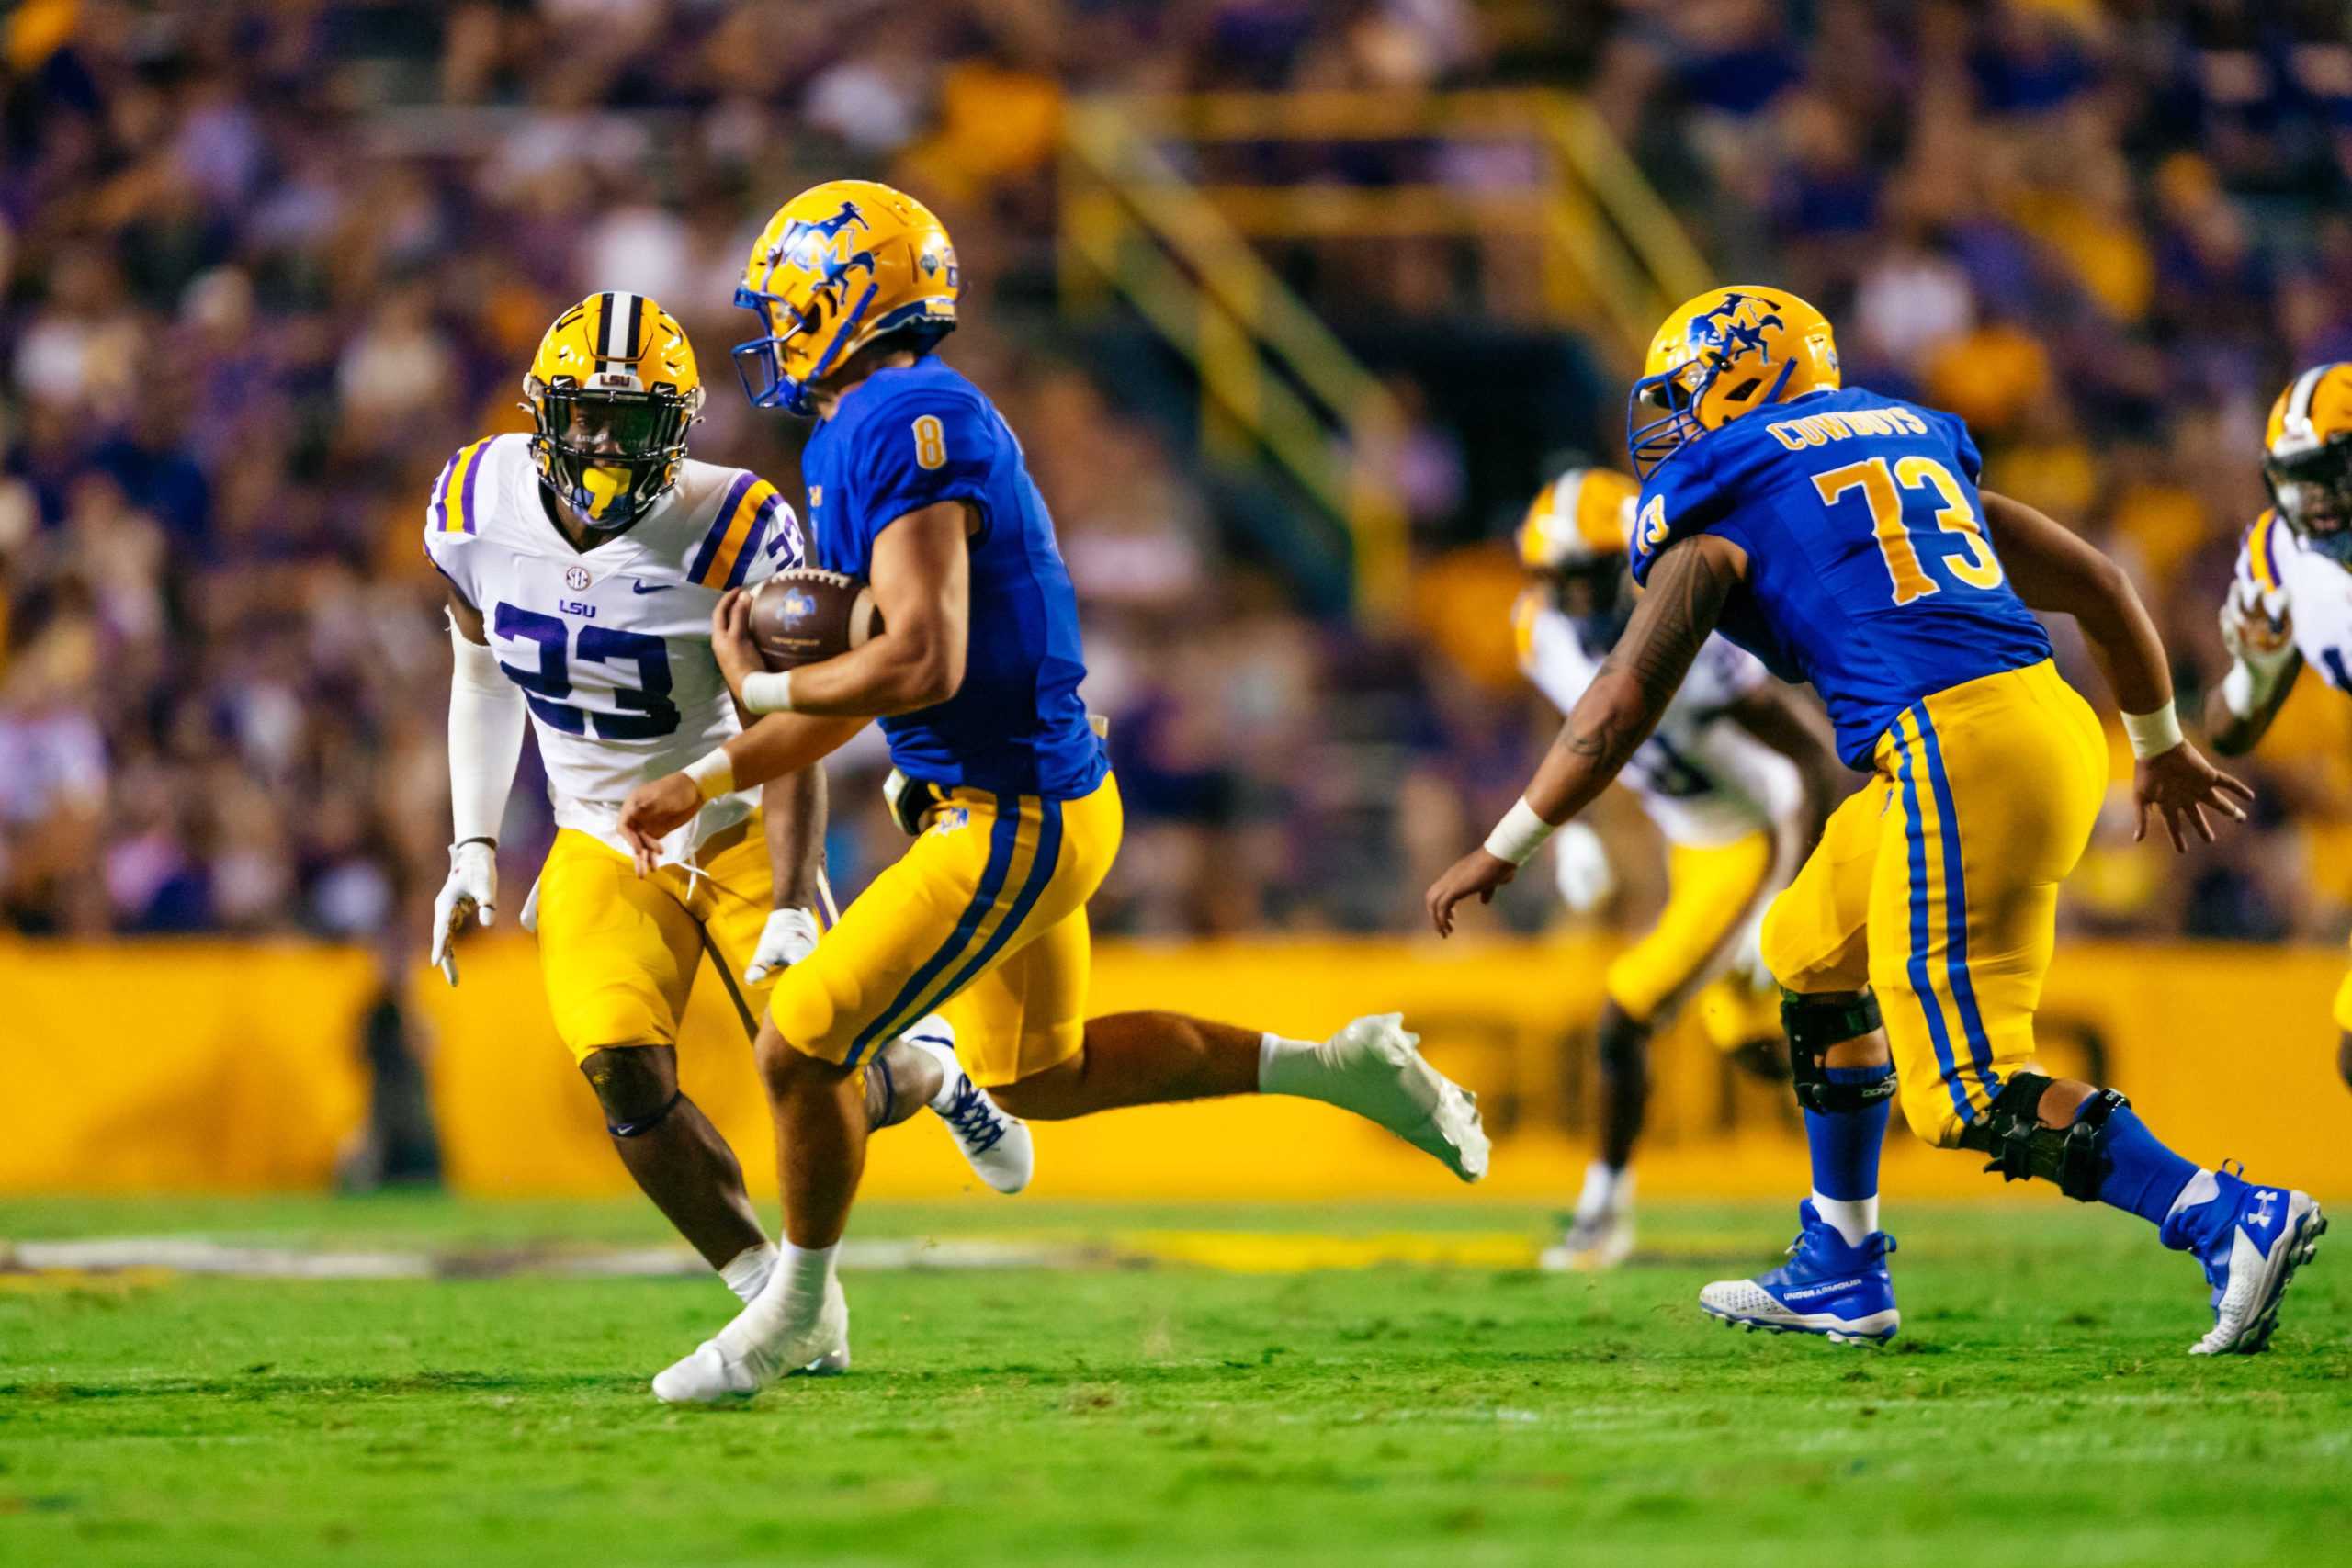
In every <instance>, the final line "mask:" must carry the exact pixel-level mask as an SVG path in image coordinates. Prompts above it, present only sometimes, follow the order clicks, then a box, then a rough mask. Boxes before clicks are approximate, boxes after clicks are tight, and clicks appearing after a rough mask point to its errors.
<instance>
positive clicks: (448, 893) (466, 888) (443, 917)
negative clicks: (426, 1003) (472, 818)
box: [426, 839, 498, 986]
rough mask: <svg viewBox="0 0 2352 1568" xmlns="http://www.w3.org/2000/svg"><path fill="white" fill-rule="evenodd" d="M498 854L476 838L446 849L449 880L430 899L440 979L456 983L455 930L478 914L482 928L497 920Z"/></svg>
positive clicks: (433, 958)
mask: <svg viewBox="0 0 2352 1568" xmlns="http://www.w3.org/2000/svg"><path fill="white" fill-rule="evenodd" d="M497 906H498V851H497V850H496V849H495V848H494V847H493V846H492V845H491V844H489V843H486V842H484V841H483V840H480V839H469V840H466V841H465V842H464V843H462V844H452V845H450V846H449V880H448V881H447V882H445V883H443V884H442V885H441V893H440V896H439V897H436V898H435V899H434V900H433V953H432V956H431V957H430V958H428V959H427V960H426V962H427V963H430V964H435V965H437V966H438V967H439V969H440V971H441V977H442V978H443V979H445V980H447V981H448V982H449V984H451V985H452V986H454V985H456V984H457V983H458V954H457V953H456V951H455V950H454V949H453V948H452V947H451V946H450V942H451V940H452V939H453V938H455V937H456V936H457V934H458V927H460V926H462V925H464V924H465V923H466V921H467V920H468V919H469V918H471V917H472V916H474V915H475V914H477V913H479V914H480V915H481V923H482V924H483V925H486V926H487V925H491V924H493V923H494V922H495V921H496V920H497V919H498V908H497Z"/></svg>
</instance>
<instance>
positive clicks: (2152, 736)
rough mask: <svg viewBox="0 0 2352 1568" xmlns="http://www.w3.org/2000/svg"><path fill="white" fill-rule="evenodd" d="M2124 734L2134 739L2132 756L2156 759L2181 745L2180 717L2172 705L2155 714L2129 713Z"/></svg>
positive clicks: (2126, 715) (2160, 709) (2132, 740)
mask: <svg viewBox="0 0 2352 1568" xmlns="http://www.w3.org/2000/svg"><path fill="white" fill-rule="evenodd" d="M2123 733H2124V734H2125V735H2127V736H2129V737H2131V755H2133V756H2134V757H2142V758H2146V757H2154V756H2158V755H2160V754H2162V753H2164V752H2166V751H2169V750H2172V749H2173V748H2174V747H2176V746H2177V745H2179V744H2180V739H2181V737H2180V715H2178V714H2177V713H2175V712H2174V711H2173V706H2172V705H2171V704H2170V703H2166V704H2165V705H2164V706H2162V707H2160V708H2158V709H2157V710H2156V711H2155V712H2154V713H2127V714H2125V715H2124V716H2123Z"/></svg>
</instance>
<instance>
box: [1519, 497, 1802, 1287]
mask: <svg viewBox="0 0 2352 1568" xmlns="http://www.w3.org/2000/svg"><path fill="white" fill-rule="evenodd" d="M1638 493H1639V487H1637V486H1636V485H1635V484H1634V481H1633V480H1632V479H1627V478H1626V477H1625V476H1624V475H1623V474H1619V473H1615V472H1612V471H1611V470H1610V469H1607V468H1570V469H1569V470H1568V471H1567V472H1566V473H1564V474H1562V475H1560V477H1559V478H1557V479H1554V480H1553V481H1552V482H1551V483H1550V484H1548V485H1546V486H1544V489H1543V491H1541V492H1539V493H1538V494H1537V496H1536V498H1535V501H1534V503H1533V504H1532V505H1531V506H1530V507H1529V508H1528V511H1527V516H1526V518H1525V519H1524V520H1523V521H1522V522H1521V524H1520V525H1519V531H1518V534H1517V535H1516V536H1515V542H1516V544H1517V546H1518V549H1519V559H1520V565H1521V567H1522V568H1523V569H1525V570H1526V572H1527V574H1528V579H1529V581H1528V586H1527V589H1526V591H1525V592H1522V593H1521V595H1520V597H1519V601H1518V603H1517V604H1515V605H1514V606H1513V607H1512V611H1511V627H1512V631H1513V634H1514V641H1515V642H1516V644H1517V647H1518V649H1519V663H1520V669H1521V671H1523V672H1524V673H1525V674H1526V676H1527V678H1528V679H1529V680H1530V681H1532V682H1534V683H1535V685H1536V688H1537V689H1538V690H1540V691H1541V692H1543V694H1544V696H1546V697H1547V698H1549V699H1550V700H1551V702H1552V705H1554V706H1555V707H1557V708H1558V709H1559V710H1560V712H1561V713H1562V714H1566V713H1568V712H1569V711H1570V710H1572V709H1573V708H1574V707H1575V706H1576V705H1577V701H1578V700H1579V699H1581V698H1582V697H1583V695H1584V694H1585V690H1586V688H1587V687H1589V686H1590V685H1591V684H1592V682H1593V680H1594V678H1595V677H1596V676H1597V675H1598V674H1599V673H1600V667H1601V664H1602V662H1603V660H1606V659H1607V658H1608V657H1609V654H1610V652H1611V649H1614V648H1615V646H1616V643H1617V638H1618V636H1619V634H1620V633H1622V632H1623V630H1624V629H1625V621H1626V617H1627V616H1629V615H1631V614H1632V613H1633V604H1634V590H1633V581H1632V579H1631V578H1630V577H1629V576H1628V575H1627V569H1628V565H1629V562H1628V559H1627V556H1626V540H1627V537H1628V536H1629V535H1630V533H1631V531H1632V527H1633V521H1634V500H1635V497H1636V496H1637V495H1638ZM1620 777H1621V779H1622V782H1623V784H1625V785H1626V787H1627V788H1629V789H1630V790H1632V791H1633V793H1634V797H1635V798H1636V799H1638V800H1639V801H1640V802H1641V804H1642V808H1643V810H1644V811H1645V812H1646V813H1647V814H1648V816H1649V818H1650V820H1651V822H1652V823H1654V824H1655V825H1656V826H1657V829H1658V832H1659V833H1660V835H1661V836H1663V837H1664V838H1665V840H1666V842H1667V866H1668V889H1669V891H1668V899H1667V905H1666V908H1665V909H1664V910H1663V911H1662V912H1661V913H1660V914H1659V916H1658V919H1657V923H1656V924H1655V925H1653V926H1652V927H1651V929H1650V931H1649V932H1648V934H1647V935H1645V936H1644V937H1643V938H1642V939H1641V940H1640V941H1639V942H1635V943H1634V945H1633V946H1632V947H1630V948H1628V949H1626V951H1625V952H1624V953H1622V954H1620V955H1619V956H1618V958H1617V960H1616V962H1615V963H1613V964H1611V965H1610V966H1609V973H1608V975H1607V976H1606V977H1605V978H1604V979H1603V981H1602V987H1603V989H1604V992H1605V994H1606V996H1607V1000H1606V1002H1605V1003H1604V1004H1603V1006H1602V1008H1601V1012H1600V1021H1599V1023H1598V1024H1597V1025H1596V1027H1595V1032H1594V1043H1595V1046H1596V1049H1597V1052H1598V1055H1599V1063H1600V1090H1601V1108H1600V1130H1599V1145H1600V1146H1599V1148H1598V1149H1597V1151H1596V1152H1595V1156H1594V1158H1593V1161H1592V1164H1591V1165H1590V1166H1589V1168H1587V1170H1586V1172H1585V1181H1584V1189H1583V1190H1582V1191H1581V1192H1580V1193H1578V1194H1577V1205H1576V1211H1575V1214H1574V1216H1573V1218H1572V1220H1571V1222H1570V1224H1569V1226H1568V1231H1567V1234H1566V1235H1565V1236H1564V1237H1563V1238H1562V1239H1561V1241H1560V1244H1559V1245H1558V1246H1556V1247H1551V1248H1549V1249H1547V1250H1546V1251H1545V1252H1544V1266H1545V1267H1547V1268H1559V1269H1606V1268H1610V1267H1612V1266H1613V1265H1615V1264H1617V1263H1620V1262H1622V1261H1623V1260H1624V1258H1625V1257H1626V1255H1627V1254H1628V1253H1630V1252H1632V1250H1633V1247H1634V1178H1633V1156H1634V1143H1635V1141H1636V1140H1637V1139H1638V1138H1639V1137H1640V1136H1641V1130H1642V1116H1643V1111H1644V1109H1645V1105H1646V1103H1647V1100H1648V1098H1649V1060H1648V1058H1649V1041H1650V1036H1651V1034H1652V1033H1653V1032H1656V1031H1657V1030H1658V1029H1660V1028H1662V1027H1664V1026H1666V1025H1668V1024H1669V1023H1671V1022H1672V1021H1674V1019H1675V1017H1676V1015H1677V1014H1678V1013H1679V1012H1680V1011H1681V1010H1683V1009H1684V1008H1685V1007H1686V1006H1690V1005H1692V1004H1694V1003H1695V1004H1696V1005H1697V1007H1698V1008H1699V1010H1700V1015H1701V1018H1702V1021H1703V1022H1704V1024H1705V1027H1706V1031H1707V1036H1708V1038H1709V1039H1710V1040H1711V1041H1713V1043H1714V1044H1715V1045H1716V1046H1717V1048H1719V1049H1721V1050H1723V1051H1725V1052H1727V1053H1730V1054H1732V1056H1733V1059H1734V1060H1736V1061H1737V1062H1738V1063H1739V1064H1740V1066H1743V1067H1746V1068H1747V1069H1748V1070H1749V1071H1751V1072H1755V1073H1757V1074H1758V1075H1760V1076H1762V1077H1772V1078H1785V1077H1788V1053H1787V1049H1786V1047H1785V1046H1784V1045H1783V1043H1782V1042H1781V1019H1780V990H1779V987H1776V986H1774V985H1773V984H1772V977H1771V976H1770V974H1768V973H1766V972H1765V970H1764V966H1763V959H1762V955H1761V954H1760V953H1758V948H1757V932H1758V927H1759V925H1760V923H1761V921H1762V919H1763V915H1764V906H1765V905H1766V904H1767V903H1769V902H1770V899H1771V897H1772V895H1773V894H1774V893H1776V892H1778V891H1779V890H1780V889H1781V886H1784V885H1785V884H1786V883H1787V881H1788V879H1789V874H1790V873H1791V872H1792V871H1794V870H1795V869H1796V864H1797V861H1798V859H1799V857H1801V856H1802V855H1803V854H1804V851H1805V850H1806V849H1807V848H1809V847H1810V846H1811V844H1812V841H1813V838H1814V835H1815V833H1817V832H1818V831H1819V830H1820V826H1821V822H1822V819H1823V818H1826V816H1827V815H1828V812H1829V807H1831V806H1832V805H1833V804H1835V802H1836V800H1837V798H1838V796H1839V795H1843V794H1844V793H1845V790H1846V775H1845V773H1844V770H1843V769H1842V768H1840V766H1839V765H1838V758H1837V754H1836V753H1835V752H1833V751H1832V750H1830V747H1829V735H1828V728H1827V726H1826V725H1825V724H1824V723H1823V722H1822V720H1821V717H1820V716H1819V714H1818V713H1816V712H1814V711H1812V710H1811V709H1810V708H1809V707H1808V706H1807V705H1805V704H1804V703H1803V702H1801V701H1799V700H1798V699H1797V698H1796V697H1795V695H1794V694H1792V692H1791V691H1790V690H1789V688H1787V687H1786V686H1783V685H1781V684H1780V683H1779V682H1775V681H1774V680H1773V679H1772V678H1771V675H1770V672H1768V671H1766V670H1765V668H1764V666H1763V665H1762V663H1760V662H1759V661H1758V660H1757V659H1756V657H1755V656H1754V655H1753V654H1750V653H1747V652H1745V651H1743V650H1742V649H1739V648H1737V647H1735V646H1734V645H1733V644H1732V643H1730V642H1729V641H1727V640H1725V639H1724V638H1723V637H1710V638H1709V639H1708V641H1707V644H1706V646H1705V647H1704V648H1703V649H1701V650H1700V654H1699V658H1698V660H1697V661H1696V662H1695V663H1694V664H1693V665H1692V667H1691V675H1690V677H1689V679H1687V680H1686V681H1685V682H1683V684H1682V687H1681V689H1680V690H1679V691H1678V692H1677V693H1676V694H1675V698H1674V701H1673V703H1672V704H1671V705H1668V708H1667V711H1666V713H1665V715H1664V716H1662V717H1660V719H1659V720H1658V727H1657V730H1656V731H1655V732H1654V733H1653V734H1652V735H1651V736H1650V738H1649V739H1648V740H1647V741H1645V742H1644V744H1643V746H1642V748H1641V750H1638V751H1637V752H1635V753H1634V759H1633V761H1631V762H1630V763H1628V764H1627V766H1626V769H1625V772H1624V773H1623V774H1622V775H1620ZM1554 855H1555V858H1556V860H1557V864H1558V871H1559V879H1560V891H1561V896H1562V897H1564V898H1565V899H1566V901H1567V903H1568V905H1569V907H1570V908H1577V909H1589V908H1593V907H1594V906H1596V905H1597V904H1599V903H1600V901H1601V899H1602V898H1604V897H1606V896H1607V891H1608V885H1609V881H1610V874H1609V860H1608V852H1607V851H1606V850H1604V849H1603V848H1602V846H1601V843H1600V838H1599V836H1598V835H1597V834H1595V833H1594V832H1593V831H1592V829H1589V828H1585V827H1583V826H1582V825H1581V824H1579V823H1570V824H1569V825H1568V826H1567V827H1566V829H1562V830H1561V832H1560V833H1559V834H1558V835H1557V837H1556V839H1555V849H1554Z"/></svg>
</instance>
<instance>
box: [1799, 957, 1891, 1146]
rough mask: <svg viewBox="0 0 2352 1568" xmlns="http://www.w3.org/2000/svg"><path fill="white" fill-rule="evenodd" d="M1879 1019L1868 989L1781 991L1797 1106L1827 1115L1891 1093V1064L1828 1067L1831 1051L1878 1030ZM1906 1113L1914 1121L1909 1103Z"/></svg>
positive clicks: (1874, 1101) (1863, 1106) (1870, 1103)
mask: <svg viewBox="0 0 2352 1568" xmlns="http://www.w3.org/2000/svg"><path fill="white" fill-rule="evenodd" d="M1879 1026H1880V1018H1879V1011H1878V998H1877V997H1876V996H1875V995H1873V994H1872V993H1871V992H1870V991H1868V990H1860V991H1815V992H1810V993H1808V992H1802V991H1790V990H1783V991H1782V992H1781V1030H1782V1031H1783V1032H1785V1033H1786V1034H1787V1035H1788V1037H1789V1081H1790V1083H1791V1085H1792V1088H1793V1089H1795V1092H1796V1097H1797V1103H1798V1104H1799V1105H1802V1106H1804V1108H1805V1109H1806V1110H1807V1111H1817V1112H1819V1113H1820V1114H1822V1115H1825V1116H1840V1115H1851V1114H1853V1113H1854V1112H1856V1111H1866V1110H1868V1109H1869V1108H1870V1107H1871V1106H1873V1105H1876V1104H1877V1103H1879V1102H1880V1101H1881V1100H1887V1099H1889V1098H1891V1097H1892V1096H1893V1095H1894V1092H1895V1085H1896V1079H1895V1076H1894V1064H1893V1063H1892V1062H1883V1061H1882V1062H1878V1063H1873V1064H1871V1065H1868V1066H1855V1067H1845V1066H1837V1067H1833V1066H1830V1065H1829V1053H1830V1052H1831V1051H1832V1050H1833V1049H1835V1048H1836V1047H1838V1046H1839V1045H1843V1044H1845V1043H1847V1042H1848V1041H1849V1040H1860V1039H1862V1038H1863V1037H1865V1036H1867V1035H1870V1034H1874V1033H1876V1032H1878V1029H1879ZM1904 1117H1905V1120H1906V1121H1910V1120H1912V1117H1911V1107H1910V1105H1909V1103H1908V1102H1907V1101H1906V1102H1905V1106H1904ZM1912 1125H1913V1128H1914V1130H1917V1125H1918V1123H1917V1122H1916V1121H1913V1122H1912ZM1923 1135H1924V1134H1923Z"/></svg>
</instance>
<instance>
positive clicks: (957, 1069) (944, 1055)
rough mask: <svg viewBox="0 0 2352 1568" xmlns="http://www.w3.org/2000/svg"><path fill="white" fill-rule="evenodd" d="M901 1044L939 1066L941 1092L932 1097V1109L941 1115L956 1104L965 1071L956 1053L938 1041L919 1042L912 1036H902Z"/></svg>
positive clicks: (900, 1038) (900, 1037)
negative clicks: (957, 1061)
mask: <svg viewBox="0 0 2352 1568" xmlns="http://www.w3.org/2000/svg"><path fill="white" fill-rule="evenodd" d="M899 1043H900V1044H902V1045H904V1046H906V1047H907V1048H908V1049H909V1050H910V1051H920V1052H922V1054H923V1055H926V1056H928V1057H930V1058H931V1059H932V1060H933V1062H935V1063H937V1064H938V1066H939V1090H938V1092H937V1093H935V1094H933V1096H932V1097H931V1101H930V1103H931V1108H932V1109H933V1111H938V1112H939V1113H940V1114H941V1115H943V1116H944V1115H945V1114H946V1113H947V1108H948V1107H949V1106H950V1105H952V1104H954V1103H955V1102H956V1084H957V1082H958V1081H960V1080H961V1079H962V1077H963V1076H964V1069H963V1068H962V1067H961V1066H958V1065H957V1063H956V1053H955V1052H954V1051H952V1050H950V1049H949V1048H948V1047H946V1046H944V1045H942V1044H941V1043H939V1042H938V1041H936V1040H918V1039H916V1038H915V1037H914V1036H913V1035H911V1034H901V1035H900V1036H899Z"/></svg>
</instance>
